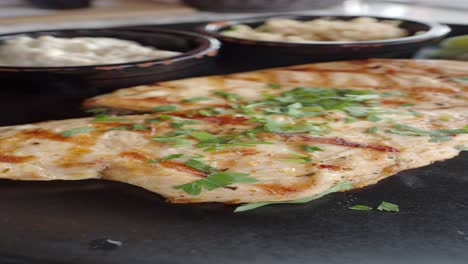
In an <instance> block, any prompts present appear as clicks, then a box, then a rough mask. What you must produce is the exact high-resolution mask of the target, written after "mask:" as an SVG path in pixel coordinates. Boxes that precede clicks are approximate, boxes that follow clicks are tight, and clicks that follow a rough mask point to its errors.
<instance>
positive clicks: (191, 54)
mask: <svg viewBox="0 0 468 264" xmlns="http://www.w3.org/2000/svg"><path fill="white" fill-rule="evenodd" d="M76 31H96V32H99V31H105V32H112V31H121V32H122V31H132V32H133V33H139V34H148V35H151V34H158V33H159V34H165V35H175V36H180V37H185V38H187V37H189V38H194V39H198V40H199V41H200V42H201V44H200V45H198V46H197V47H196V48H193V49H191V50H189V51H187V52H183V53H182V54H180V55H177V56H171V57H166V58H159V59H152V60H142V61H132V62H124V63H114V64H93V65H81V66H46V67H33V66H2V65H0V72H19V71H21V72H22V71H34V72H37V71H77V70H118V69H126V68H145V67H151V66H154V65H168V64H172V63H174V62H181V61H185V60H190V59H194V58H195V59H201V58H203V57H205V56H216V55H217V53H218V50H219V48H220V47H221V42H219V40H217V39H216V38H213V37H210V36H206V35H203V34H198V33H192V32H185V31H180V30H171V29H151V30H150V31H149V30H139V29H132V28H130V27H129V28H124V27H120V28H97V29H90V28H74V29H52V30H38V31H27V32H15V33H8V34H2V35H0V40H1V39H3V38H7V37H13V36H20V35H31V34H43V33H44V35H45V34H47V33H57V32H65V33H67V32H70V33H73V32H76Z"/></svg>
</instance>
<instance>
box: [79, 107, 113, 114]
mask: <svg viewBox="0 0 468 264" xmlns="http://www.w3.org/2000/svg"><path fill="white" fill-rule="evenodd" d="M107 110H108V109H107V108H104V107H96V108H91V109H87V110H85V112H86V113H92V114H105V113H107Z"/></svg>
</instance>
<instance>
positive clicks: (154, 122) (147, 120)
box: [145, 118, 161, 124]
mask: <svg viewBox="0 0 468 264" xmlns="http://www.w3.org/2000/svg"><path fill="white" fill-rule="evenodd" d="M159 122H161V120H159V119H157V118H148V119H145V123H147V124H157V123H159Z"/></svg>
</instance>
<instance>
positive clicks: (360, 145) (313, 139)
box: [269, 133, 399, 152]
mask: <svg viewBox="0 0 468 264" xmlns="http://www.w3.org/2000/svg"><path fill="white" fill-rule="evenodd" d="M269 135H276V136H279V137H281V138H283V139H286V140H291V141H307V142H315V143H322V144H330V145H338V146H345V147H352V148H368V149H373V150H378V151H383V152H399V150H397V149H395V148H393V147H391V146H386V145H378V144H366V143H356V142H351V141H347V140H345V139H343V138H338V137H333V138H327V137H313V136H308V135H297V134H285V133H283V134H282V133H278V134H269Z"/></svg>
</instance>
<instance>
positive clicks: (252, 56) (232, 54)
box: [200, 15, 450, 66]
mask: <svg viewBox="0 0 468 264" xmlns="http://www.w3.org/2000/svg"><path fill="white" fill-rule="evenodd" d="M271 17H282V18H291V19H296V20H312V19H316V18H325V17H326V18H332V19H340V20H350V19H353V18H357V17H359V16H343V15H321V16H318V15H275V16H267V17H257V18H251V19H240V20H228V21H217V22H211V23H208V24H205V25H203V26H202V27H201V28H200V30H201V31H202V32H203V33H205V34H208V35H210V36H212V37H215V38H218V39H219V40H221V42H222V43H223V48H222V49H221V55H222V57H224V58H225V59H227V60H239V59H244V60H252V61H255V62H256V63H259V62H260V63H264V64H265V65H271V64H275V65H277V66H283V65H291V64H299V63H308V62H318V61H332V60H342V59H364V58H373V57H377V58H406V57H410V56H411V55H412V54H414V53H415V52H416V51H418V50H419V49H420V48H422V47H423V46H425V45H428V44H431V43H432V42H435V41H437V40H438V39H440V38H442V37H443V36H445V35H447V34H448V33H449V32H450V28H449V27H447V26H445V25H441V24H437V23H430V22H422V21H416V20H408V19H399V18H398V19H396V18H387V17H378V16H367V17H373V18H377V19H379V20H382V19H384V20H392V19H393V20H399V21H401V22H402V23H401V24H400V27H401V28H405V29H406V30H408V32H409V33H410V35H409V36H407V37H403V38H395V39H385V40H373V41H309V42H305V43H291V42H275V41H257V40H248V39H240V38H233V37H227V36H223V35H221V34H220V32H221V31H223V30H226V29H228V28H230V27H231V26H234V25H237V24H247V25H250V26H253V27H256V26H259V25H261V24H262V23H263V22H264V21H265V20H266V19H268V18H271ZM421 31H424V33H422V34H416V32H421Z"/></svg>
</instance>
